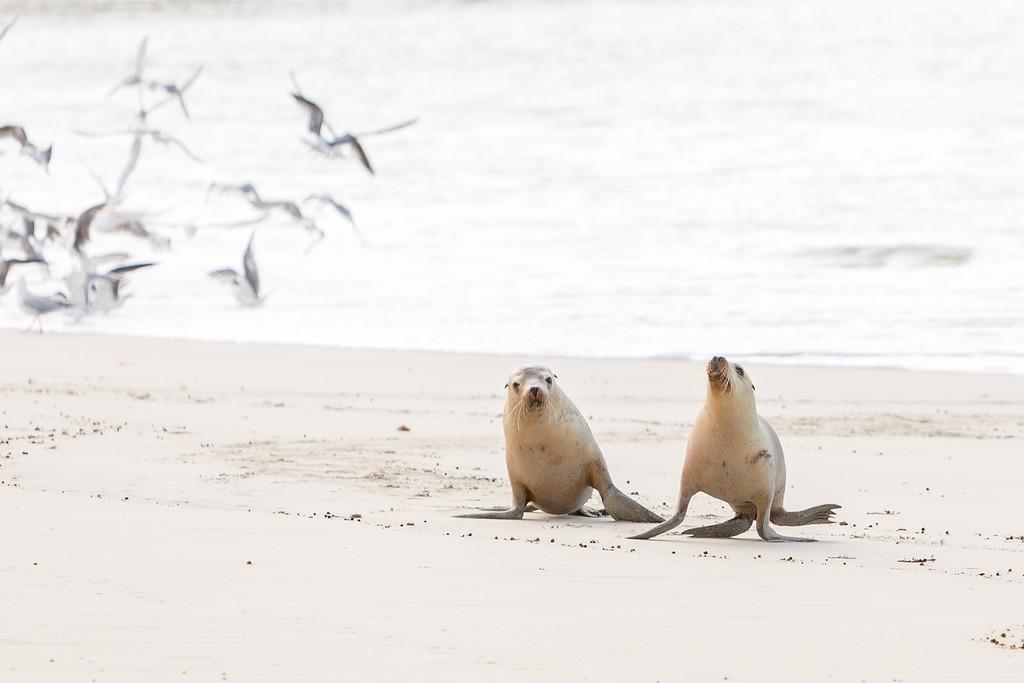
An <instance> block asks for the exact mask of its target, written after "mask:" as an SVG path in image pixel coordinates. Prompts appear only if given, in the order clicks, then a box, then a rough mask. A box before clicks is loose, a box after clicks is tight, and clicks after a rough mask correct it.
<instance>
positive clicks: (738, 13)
mask: <svg viewBox="0 0 1024 683" xmlns="http://www.w3.org/2000/svg"><path fill="white" fill-rule="evenodd" d="M17 12H21V17H20V19H19V21H18V23H17V24H16V26H15V27H14V28H13V29H12V30H11V32H10V33H9V34H8V35H7V37H6V38H4V40H3V41H2V42H0V124H2V123H19V124H22V125H24V126H25V127H26V128H27V129H28V132H29V135H30V137H32V138H33V139H34V140H37V141H39V142H41V143H43V144H47V143H48V142H51V141H52V142H53V144H54V158H53V162H52V166H51V172H50V174H49V175H46V174H45V173H43V172H42V170H41V169H40V168H39V167H37V166H35V165H34V164H32V162H31V161H30V160H28V159H27V158H25V157H23V156H19V155H18V154H17V147H16V146H15V145H14V144H13V143H11V142H10V141H9V140H8V141H0V152H2V153H3V154H2V155H0V193H2V196H3V197H8V196H10V197H11V198H13V199H14V200H15V201H17V202H19V203H21V204H26V205H28V206H30V207H32V208H33V209H36V210H40V211H46V212H67V213H73V214H77V213H79V212H81V211H82V210H84V209H85V208H87V207H88V206H90V205H92V204H95V203H96V202H97V201H100V200H102V194H101V192H100V190H99V188H98V186H97V184H96V183H95V182H93V180H92V179H91V178H90V177H89V175H88V173H87V171H86V167H85V163H88V164H89V165H90V166H92V167H93V168H95V169H96V171H97V172H98V173H99V174H100V175H101V176H102V177H103V178H104V179H105V181H106V182H107V184H108V185H112V184H114V180H115V179H116V177H117V174H118V173H119V171H120V168H121V166H122V165H123V164H124V161H125V159H126V157H127V154H128V148H129V147H130V144H131V139H130V138H128V137H121V138H86V137H81V136H76V135H74V134H73V132H72V131H73V130H75V129H84V130H107V129H112V128H127V127H129V126H130V125H131V123H132V116H133V114H134V112H135V110H136V99H135V95H134V94H133V91H131V90H130V89H125V90H122V91H121V92H118V93H116V94H115V95H113V96H111V97H106V96H105V95H106V93H107V92H108V91H109V90H110V88H111V87H112V86H113V85H114V84H115V83H116V82H117V81H119V80H120V79H121V78H123V77H124V76H125V75H127V74H128V73H129V72H130V71H131V68H132V63H133V61H134V54H135V50H136V46H137V44H138V42H139V41H140V40H141V39H142V37H143V36H148V37H149V59H148V65H149V66H148V69H149V71H148V75H149V76H152V77H154V78H166V79H169V80H178V81H180V80H183V79H184V78H186V76H187V75H188V74H189V73H190V72H191V71H192V70H193V69H194V68H195V67H197V66H198V65H200V64H202V65H205V68H204V71H203V73H202V75H201V76H200V78H199V80H197V81H196V83H195V85H194V86H193V88H192V89H191V90H190V91H189V93H188V96H187V100H188V103H189V108H190V111H191V113H192V120H191V121H188V120H186V119H185V118H184V117H183V116H182V115H181V113H180V111H178V110H177V109H175V108H173V107H165V108H164V109H161V110H160V111H159V112H158V113H157V114H154V115H153V123H154V124H156V125H158V126H160V127H163V128H165V129H166V130H167V131H169V132H170V133H172V134H174V135H177V136H178V137H180V138H181V139H182V140H183V141H184V142H185V143H186V144H187V145H188V146H189V147H190V148H191V149H192V150H193V151H195V153H196V154H197V155H199V156H200V157H202V158H203V159H204V161H205V163H202V164H199V163H195V162H193V161H191V160H189V159H188V158H186V157H185V156H184V155H182V154H180V153H178V152H177V150H174V149H173V148H162V147H159V146H155V145H147V147H146V149H145V150H144V152H143V156H142V159H141V160H140V162H139V165H138V169H137V171H136V174H135V175H134V176H133V177H132V179H131V181H130V183H129V186H128V190H129V193H128V196H127V199H126V201H125V204H124V207H125V209H126V210H134V211H140V212H145V213H146V215H147V217H148V220H149V221H150V222H151V225H152V227H154V229H157V230H159V231H162V232H163V233H164V234H166V235H167V236H168V237H169V238H170V239H171V240H172V247H171V249H169V250H165V251H154V250H152V249H151V248H150V247H149V246H147V245H146V244H144V243H142V242H139V241H137V240H131V239H129V238H124V237H119V236H115V237H111V236H105V235H97V236H96V237H95V246H93V249H94V251H103V250H106V249H115V248H118V249H119V248H126V249H128V250H130V251H131V252H132V253H133V254H134V255H136V256H137V257H139V258H153V259H156V260H158V261H159V266H158V267H156V268H153V269H150V270H149V271H145V272H140V273H138V274H137V275H136V276H135V277H133V278H132V280H131V284H130V288H131V291H132V293H133V297H132V298H131V299H130V300H129V301H128V302H127V303H126V304H125V305H124V307H122V308H120V309H118V310H116V311H112V312H110V313H109V314H101V315H94V316H90V317H88V318H85V319H84V320H80V321H75V320H74V319H72V318H70V317H64V318H59V317H56V316H51V317H50V318H47V319H46V321H45V322H44V325H45V326H46V328H47V329H48V330H58V329H59V330H66V331H81V332H96V333H105V334H129V335H149V336H167V337H179V338H196V339H216V340H239V341H261V342H294V343H305V344H326V345H337V346H346V347H367V348H402V349H435V350H446V351H468V352H512V353H519V354H525V355H529V356H539V357H543V356H546V355H589V356H615V357H627V356H628V357H643V356H666V355H670V356H677V355H678V356H695V357H701V356H706V355H709V354H712V353H724V354H728V355H734V356H737V357H742V358H745V359H761V360H775V361H780V362H812V363H826V364H839V365H896V366H907V367H922V368H940V369H972V370H991V371H996V370H999V371H1012V372H1021V371H1024V343H1022V340H1024V274H1022V267H1021V263H1022V257H1024V174H1022V171H1024V162H1022V160H1024V86H1022V84H1024V41H1021V40H1020V39H1019V36H1018V35H1017V32H1016V31H1015V27H1019V26H1021V25H1022V21H1024V5H1022V4H1020V3H1019V2H1014V1H1011V0H1002V1H999V0H982V1H979V2H973V3H964V2H961V1H960V0H903V1H898V2H892V1H887V2H882V1H875V0H868V1H865V2H838V1H823V0H762V1H759V2H753V1H737V2H722V1H720V0H693V1H687V2H669V1H666V2H643V1H638V2H625V1H624V2H587V3H583V2H541V1H539V0H532V1H531V0H524V1H521V2H519V1H500V0H494V1H491V2H486V1H476V2H453V1H448V2H443V1H437V2H427V1H421V2H386V1H372V0H364V1H356V0H353V1H351V2H234V1H231V0H225V1H222V2H167V3H163V2H119V1H115V0H111V1H109V2H101V1H98V0H95V1H94V0H63V1H52V2H50V1H45V0H44V1H31V0H30V1H28V2H20V3H19V2H9V1H8V0H0V24H2V23H5V22H6V21H7V19H9V18H10V17H12V16H13V15H14V14H15V13H17ZM289 69H294V71H295V72H296V74H297V76H298V78H299V81H300V83H301V85H302V87H303V89H304V91H305V93H306V94H307V95H309V96H310V97H312V98H313V99H314V100H316V101H317V102H319V104H321V105H322V106H323V107H324V109H325V111H326V113H327V118H328V121H329V122H331V123H332V124H333V125H334V126H335V128H339V129H342V130H345V129H351V130H354V131H359V130H365V129H372V128H374V127H375V126H379V125H386V124H389V123H393V122H396V121H399V120H402V119H404V118H408V117H412V116H417V117H419V119H420V120H419V123H418V124H417V125H415V126H413V127H411V128H408V129H406V130H404V131H401V132H398V133H395V134H393V135H388V136H381V137H378V138H373V139H369V140H368V141H367V143H366V147H367V152H368V154H369V156H370V158H371V160H372V161H373V162H374V165H375V167H376V169H377V171H378V173H377V175H376V176H375V177H371V176H370V175H369V174H367V173H366V172H365V171H364V170H363V169H362V168H361V167H359V166H358V165H357V164H355V163H352V162H346V161H332V160H327V159H324V158H321V157H318V156H316V155H315V154H313V153H312V152H311V151H310V150H309V149H308V148H307V147H305V146H304V145H303V144H302V143H301V142H300V138H301V137H302V134H303V130H304V123H305V119H304V115H303V113H302V112H301V110H300V109H299V108H298V107H297V106H296V105H295V103H294V102H293V101H292V100H291V98H290V97H289V95H288V93H289V91H290V82H289V78H288V71H289ZM83 162H85V163H83ZM211 181H216V182H231V183H240V182H245V181H250V182H252V183H254V184H255V185H256V187H257V188H258V189H259V191H260V193H261V194H262V195H263V196H264V197H265V198H271V199H273V198H295V199H297V198H302V197H304V196H306V195H308V194H310V193H312V192H329V193H331V194H333V195H334V196H335V197H337V198H338V199H339V200H341V201H343V202H345V203H346V204H347V205H348V206H349V208H351V209H352V211H353V213H354V214H355V217H356V220H357V222H358V224H359V227H360V228H361V230H362V232H363V234H364V235H365V236H366V239H367V242H368V244H367V245H365V246H364V245H361V244H360V243H359V242H358V241H357V240H356V239H355V237H354V236H353V234H352V231H351V230H350V229H349V228H348V227H347V225H346V224H345V223H344V222H343V221H341V220H340V219H339V218H338V217H336V216H332V215H331V214H330V213H329V212H324V213H322V214H321V215H320V223H321V225H322V227H323V228H324V229H325V230H326V232H327V237H326V239H324V240H323V241H322V242H321V243H320V244H319V245H317V246H316V247H315V248H313V249H312V250H311V251H309V252H308V253H306V247H307V245H308V243H309V239H308V236H307V235H306V234H305V233H304V232H303V231H302V229H301V228H300V227H298V226H296V225H294V224H292V223H289V222H288V221H285V220H272V221H268V222H266V223H264V224H261V225H259V226H257V228H256V230H257V236H256V241H255V251H256V257H257V260H258V261H259V263H260V267H261V275H262V279H263V282H264V286H265V288H266V289H267V290H268V291H269V297H268V300H267V302H266V304H265V305H264V306H262V307H260V308H257V309H244V308H240V307H239V306H238V305H237V304H236V303H235V301H234V299H233V298H232V296H231V295H230V293H229V292H228V291H227V290H226V289H224V288H223V287H222V286H220V285H218V283H216V282H214V281H212V280H211V279H209V278H208V277H207V276H206V273H207V272H208V271H209V270H211V269H213V268H218V267H224V266H233V267H236V268H237V267H239V263H240V260H241V254H242V250H243V249H244V246H245V242H246V241H247V240H248V237H249V231H250V230H251V228H248V227H245V228H233V229H229V228H218V227H212V226H205V225H206V224H210V223H215V222H218V221H225V220H234V219H245V218H246V217H249V216H251V215H252V213H251V212H250V211H248V210H247V207H246V205H245V204H244V203H243V202H241V201H239V200H238V199H237V198H234V197H230V196H218V195H214V196H212V197H211V198H210V201H209V202H208V203H207V202H204V197H205V196H206V188H207V186H208V184H209V183H210V182H211ZM185 224H194V225H198V226H199V229H198V230H197V232H196V233H195V234H194V235H192V236H189V234H188V233H187V232H186V231H185V230H182V229H181V228H180V226H182V225H185ZM204 226H205V227H204ZM50 251H53V252H54V258H55V260H57V261H59V259H60V255H59V253H58V252H62V251H64V250H63V248H62V247H50V248H49V250H48V253H50ZM4 253H5V255H6V256H7V257H11V256H13V255H15V251H14V250H13V249H12V248H11V247H7V248H5V252H4ZM25 272H26V274H28V275H29V280H30V283H31V285H32V287H33V288H34V289H36V290H38V291H40V292H44V291H53V290H55V289H57V288H59V284H60V282H59V276H60V274H61V273H60V267H59V266H55V268H54V276H55V277H54V278H53V279H49V280H47V279H46V278H45V276H44V275H43V274H42V273H41V271H34V270H33V271H25ZM27 324H28V318H27V317H26V316H25V315H24V314H23V313H21V312H20V311H19V310H18V308H17V305H16V295H15V293H14V292H9V293H8V294H6V295H4V296H2V297H0V326H2V327H7V328H24V327H26V326H27Z"/></svg>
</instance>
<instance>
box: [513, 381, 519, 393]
mask: <svg viewBox="0 0 1024 683" xmlns="http://www.w3.org/2000/svg"><path fill="white" fill-rule="evenodd" d="M512 388H513V389H515V390H516V391H518V390H519V382H512Z"/></svg>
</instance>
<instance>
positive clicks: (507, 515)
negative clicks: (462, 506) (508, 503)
mask: <svg viewBox="0 0 1024 683" xmlns="http://www.w3.org/2000/svg"><path fill="white" fill-rule="evenodd" d="M524 512H526V506H525V505H522V506H519V505H517V506H516V507H513V508H509V509H507V510H502V511H501V512H473V513H469V514H465V515H455V516H456V517H460V518H462V519H522V518H523V513H524Z"/></svg>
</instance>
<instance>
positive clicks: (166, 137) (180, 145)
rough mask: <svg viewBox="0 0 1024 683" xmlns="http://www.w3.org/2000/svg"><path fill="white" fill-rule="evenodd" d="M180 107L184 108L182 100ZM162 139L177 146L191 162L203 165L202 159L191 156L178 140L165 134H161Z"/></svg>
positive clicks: (188, 150)
mask: <svg viewBox="0 0 1024 683" xmlns="http://www.w3.org/2000/svg"><path fill="white" fill-rule="evenodd" d="M181 105H182V106H185V101H184V100H182V102H181ZM163 138H164V139H165V140H166V141H167V142H169V143H171V144H172V145H175V146H177V147H178V148H179V149H180V150H181V151H182V152H184V153H185V154H186V155H187V156H188V158H189V159H192V161H196V162H199V163H200V164H202V163H204V162H203V160H202V159H200V158H199V157H197V156H196V155H195V154H193V153H192V151H191V150H190V149H189V148H188V147H186V146H185V143H184V142H182V141H181V140H179V139H178V138H176V137H172V136H170V135H167V134H166V133H164V134H163Z"/></svg>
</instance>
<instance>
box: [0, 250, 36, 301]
mask: <svg viewBox="0 0 1024 683" xmlns="http://www.w3.org/2000/svg"><path fill="white" fill-rule="evenodd" d="M26 263H43V261H41V260H39V259H35V258H25V259H16V258H12V259H5V258H4V257H3V256H0V294H5V293H6V292H7V290H9V289H10V288H11V284H10V283H9V282H8V281H7V276H8V275H10V273H11V268H12V267H13V266H18V265H23V264H26Z"/></svg>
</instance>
